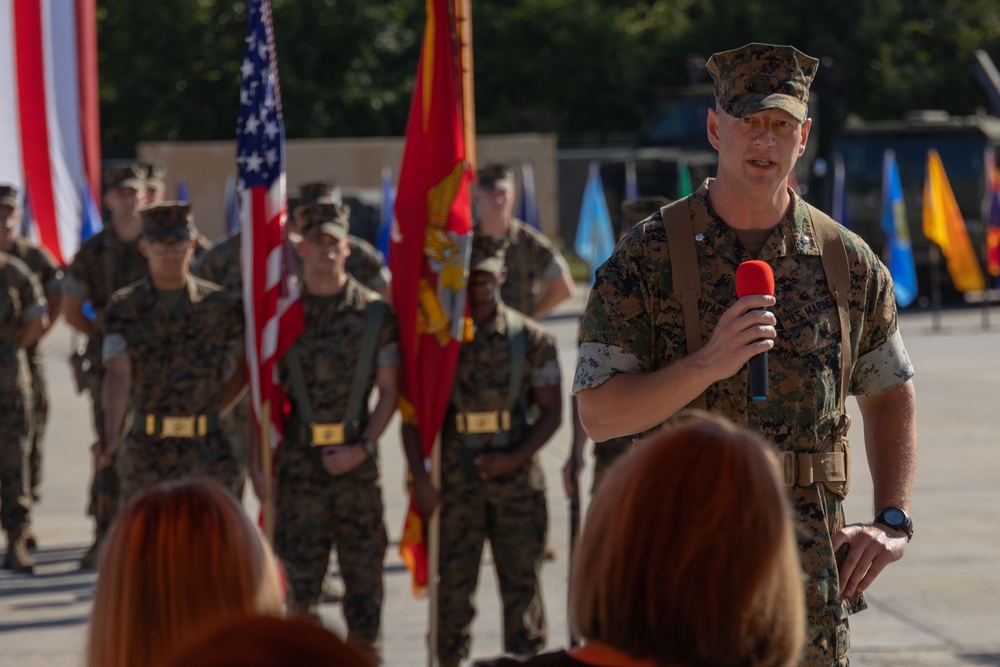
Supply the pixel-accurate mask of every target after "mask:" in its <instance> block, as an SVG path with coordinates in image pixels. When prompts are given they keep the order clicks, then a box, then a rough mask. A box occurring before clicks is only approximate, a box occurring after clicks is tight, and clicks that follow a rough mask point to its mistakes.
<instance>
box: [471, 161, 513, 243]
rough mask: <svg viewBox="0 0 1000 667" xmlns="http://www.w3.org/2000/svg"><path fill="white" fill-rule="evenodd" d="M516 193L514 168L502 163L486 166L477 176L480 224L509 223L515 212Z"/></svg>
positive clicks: (477, 201)
mask: <svg viewBox="0 0 1000 667" xmlns="http://www.w3.org/2000/svg"><path fill="white" fill-rule="evenodd" d="M514 191H515V184H514V167H512V166H511V165H509V164H506V163H502V162H495V163H492V164H487V165H484V166H483V167H482V168H481V169H480V170H479V172H478V174H477V177H476V189H475V198H476V207H477V208H478V210H479V217H480V222H481V223H486V224H487V225H489V224H490V223H498V222H503V223H506V222H509V221H510V219H511V218H512V216H513V212H514V199H515V197H514ZM488 231H490V232H492V231H495V230H493V229H489V230H488Z"/></svg>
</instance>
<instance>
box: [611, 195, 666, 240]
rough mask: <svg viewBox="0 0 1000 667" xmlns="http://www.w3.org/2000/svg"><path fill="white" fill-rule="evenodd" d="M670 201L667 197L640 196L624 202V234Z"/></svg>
mask: <svg viewBox="0 0 1000 667" xmlns="http://www.w3.org/2000/svg"><path fill="white" fill-rule="evenodd" d="M669 203H670V200H669V199H667V198H666V197H639V198H638V199H626V200H625V201H623V202H622V234H624V233H625V232H627V231H628V230H630V229H632V228H633V227H635V226H636V225H638V224H639V223H640V222H642V221H643V220H645V219H646V218H648V217H649V216H651V215H653V214H654V213H656V212H657V211H659V210H660V209H661V208H663V207H664V206H666V205H667V204H669Z"/></svg>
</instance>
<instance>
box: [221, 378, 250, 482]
mask: <svg viewBox="0 0 1000 667" xmlns="http://www.w3.org/2000/svg"><path fill="white" fill-rule="evenodd" d="M251 428H253V418H252V416H251V414H250V392H247V393H246V394H244V395H243V398H241V399H240V401H239V402H238V403H237V404H236V405H234V406H233V409H232V410H230V411H229V412H228V413H226V414H225V415H223V416H222V432H223V433H224V434H225V435H226V440H228V441H229V446H230V447H231V448H232V450H233V456H234V457H235V458H236V460H237V461H241V462H242V463H241V466H240V471H239V473H238V482H237V485H236V487H235V493H236V497H237V498H239V499H241V500H242V498H243V487H244V486H245V485H246V477H247V470H246V460H247V432H248V431H249V429H251Z"/></svg>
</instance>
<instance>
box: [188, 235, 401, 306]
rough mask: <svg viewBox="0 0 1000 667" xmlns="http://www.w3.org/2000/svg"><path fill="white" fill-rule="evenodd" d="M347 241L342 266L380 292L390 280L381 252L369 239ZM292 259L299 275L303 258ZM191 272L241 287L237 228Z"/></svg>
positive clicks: (228, 287)
mask: <svg viewBox="0 0 1000 667" xmlns="http://www.w3.org/2000/svg"><path fill="white" fill-rule="evenodd" d="M347 241H348V243H349V244H350V246H351V254H350V255H348V257H347V263H346V264H345V266H344V270H345V271H347V273H348V274H350V275H351V277H352V278H354V279H355V280H357V281H358V282H359V283H361V284H362V285H364V286H365V287H367V288H368V289H370V290H373V291H375V292H380V291H381V290H383V289H385V288H386V287H387V286H388V284H389V282H388V280H387V278H386V276H387V273H386V270H385V262H384V260H383V259H382V254H381V253H380V252H379V251H378V250H376V249H375V248H373V247H372V245H371V244H370V243H368V242H367V241H365V240H364V239H359V238H358V237H356V236H348V237H347ZM295 261H296V267H297V268H298V273H299V278H300V279H301V277H302V260H301V259H300V258H299V256H298V255H295ZM191 272H192V273H194V274H195V275H197V276H200V277H202V278H204V279H205V280H208V281H210V282H213V283H215V284H217V285H221V286H222V287H224V288H225V289H227V290H235V291H240V290H242V289H243V275H242V273H241V272H240V231H239V230H236V231H234V232H231V233H229V234H227V235H226V236H223V237H222V238H221V239H219V240H218V241H216V242H215V243H213V244H212V247H210V248H209V249H208V250H207V251H206V252H205V253H204V254H203V255H201V256H200V257H198V263H197V264H196V265H195V267H194V268H193V269H192V270H191Z"/></svg>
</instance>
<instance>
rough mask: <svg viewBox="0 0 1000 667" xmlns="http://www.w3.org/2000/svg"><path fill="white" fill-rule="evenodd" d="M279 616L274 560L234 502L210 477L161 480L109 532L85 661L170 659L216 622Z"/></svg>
mask: <svg viewBox="0 0 1000 667" xmlns="http://www.w3.org/2000/svg"><path fill="white" fill-rule="evenodd" d="M281 612H282V594H281V585H280V581H279V576H278V571H277V566H276V564H275V561H274V557H273V555H272V554H271V550H270V548H269V547H268V546H267V545H266V543H264V542H263V541H262V540H261V538H260V534H259V533H258V531H257V528H256V527H255V526H254V525H253V524H252V523H251V522H250V519H249V518H248V517H247V515H246V512H244V510H243V507H242V506H241V505H240V504H239V503H238V502H237V500H236V498H234V497H233V496H232V494H230V493H229V492H228V491H227V490H225V489H224V488H222V487H221V486H219V485H218V484H216V483H214V482H210V481H205V480H185V481H181V482H173V483H165V484H160V485H157V486H155V487H153V488H151V489H149V490H148V491H146V492H145V493H143V494H142V495H140V496H138V497H137V498H135V499H134V500H133V501H132V502H131V503H129V505H128V506H126V508H125V509H124V511H123V512H122V515H121V517H120V518H119V519H118V521H117V523H116V524H115V526H114V528H112V530H111V532H110V534H109V535H108V539H107V543H106V545H105V547H104V551H103V553H102V555H101V569H100V574H99V576H98V579H97V587H96V591H95V593H94V609H93V612H92V613H91V619H90V637H89V645H88V655H87V658H88V659H87V664H88V665H89V666H90V667H98V666H99V667H131V666H132V665H145V666H147V667H149V666H153V667H156V666H158V665H169V664H171V663H172V661H173V659H174V657H175V656H176V655H177V652H178V651H182V650H184V649H185V648H186V647H187V646H188V645H189V644H191V642H193V641H196V640H198V639H200V638H201V637H202V636H204V634H205V633H206V632H210V631H211V630H213V629H214V628H215V627H217V626H218V625H219V624H220V623H224V622H226V621H229V620H232V619H234V618H240V617H245V616H248V615H252V614H260V613H265V614H280V613H281Z"/></svg>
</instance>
